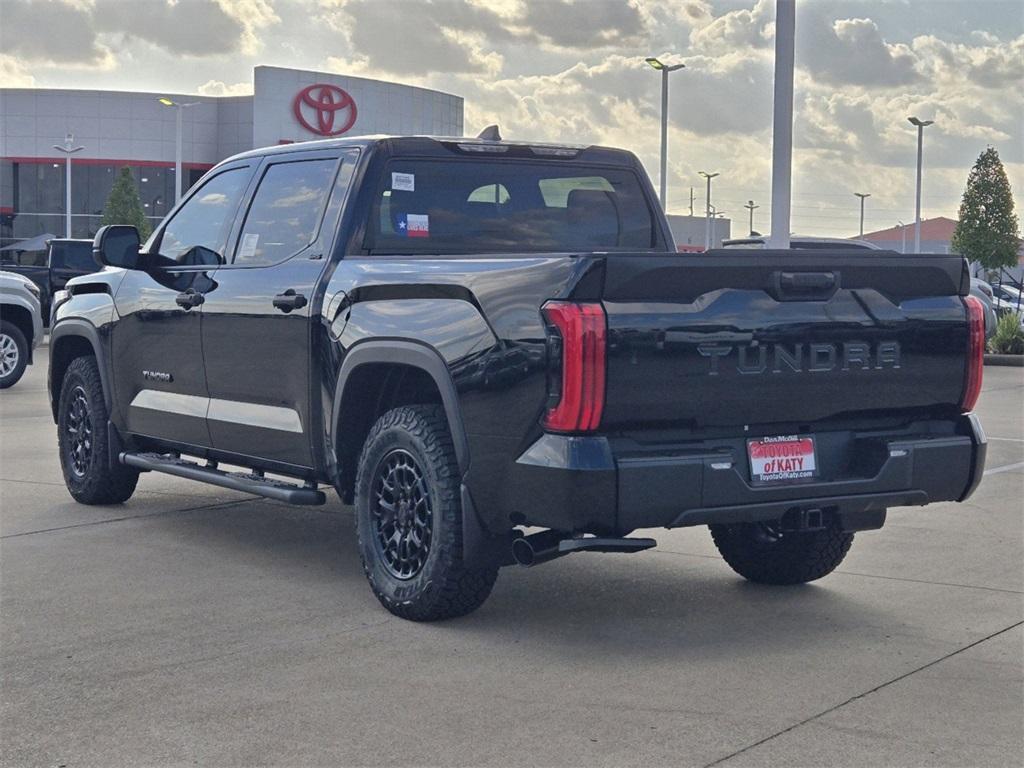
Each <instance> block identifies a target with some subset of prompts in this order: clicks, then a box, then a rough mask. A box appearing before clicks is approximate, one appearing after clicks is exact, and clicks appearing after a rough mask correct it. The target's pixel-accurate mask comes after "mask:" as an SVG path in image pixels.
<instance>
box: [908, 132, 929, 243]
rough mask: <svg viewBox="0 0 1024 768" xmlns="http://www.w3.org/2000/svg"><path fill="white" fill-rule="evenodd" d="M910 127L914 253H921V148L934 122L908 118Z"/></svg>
mask: <svg viewBox="0 0 1024 768" xmlns="http://www.w3.org/2000/svg"><path fill="white" fill-rule="evenodd" d="M907 120H908V121H909V122H910V124H911V125H916V126H917V207H916V209H915V211H916V212H915V214H914V253H920V252H921V158H922V152H921V147H922V145H923V144H924V129H925V128H926V127H928V126H929V125H931V124H932V123H934V122H935V121H934V120H918V119H917V118H916V117H908V118H907Z"/></svg>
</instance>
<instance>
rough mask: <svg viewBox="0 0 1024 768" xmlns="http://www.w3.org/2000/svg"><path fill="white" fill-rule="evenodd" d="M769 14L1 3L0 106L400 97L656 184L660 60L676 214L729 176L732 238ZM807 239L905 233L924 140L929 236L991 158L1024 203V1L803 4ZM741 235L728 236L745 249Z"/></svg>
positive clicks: (737, 8) (665, 3)
mask: <svg viewBox="0 0 1024 768" xmlns="http://www.w3.org/2000/svg"><path fill="white" fill-rule="evenodd" d="M774 6H775V4H774V0H756V1H755V0H575V1H573V0H433V1H431V0H0V83H2V84H3V85H5V86H16V85H23V86H32V85H34V86H37V87H73V88H114V89H139V90H143V89H144V90H154V91H160V90H165V91H169V92H179V93H181V92H197V93H205V94H220V93H247V92H250V91H251V80H252V67H253V66H254V65H256V64H272V65H278V66H290V67H298V68H308V69H316V70H322V71H329V72H341V73H346V74H351V75H360V76H364V77H374V78H380V79H387V80H397V81H402V82H407V83H410V84H418V85H425V86H428V87H432V88H437V89H440V90H444V91H448V92H451V93H456V94H459V95H462V96H464V97H465V100H466V130H467V132H469V133H476V132H477V131H478V130H479V129H481V128H483V127H484V126H485V125H487V124H488V123H492V122H497V123H499V124H500V125H501V127H502V132H503V134H504V135H505V136H506V137H507V138H515V139H543V140H553V141H569V142H578V143H602V144H608V145H614V146H622V147H627V148H629V149H631V150H633V151H635V152H636V153H637V154H639V155H640V157H641V158H642V159H643V161H644V163H645V164H646V165H647V167H648V169H649V170H650V171H651V172H652V176H654V177H655V179H654V180H655V183H656V182H657V179H656V174H657V167H658V147H659V127H658V126H659V123H658V118H659V110H660V79H659V77H660V76H659V75H658V74H657V73H656V72H654V71H653V70H651V69H650V68H648V67H646V65H644V64H643V59H644V57H645V56H649V55H659V56H664V57H666V58H669V59H677V60H679V61H682V62H685V64H686V69H685V70H682V71H680V72H677V73H675V74H673V75H672V103H671V107H670V118H671V132H670V136H669V209H670V211H673V212H680V213H683V212H687V210H688V208H689V201H690V187H691V186H693V187H695V188H696V189H695V194H696V207H697V208H698V209H700V208H702V206H703V200H704V192H703V188H702V186H701V179H700V178H699V177H698V175H697V173H698V171H700V170H707V171H717V172H719V173H720V174H721V176H719V177H718V178H717V179H716V180H715V189H714V193H713V200H714V202H715V203H716V205H717V206H718V207H719V208H720V209H723V210H725V211H726V212H727V215H728V216H730V218H733V217H736V218H738V219H739V220H740V221H744V220H745V218H746V211H745V210H743V208H742V206H743V204H744V203H745V202H746V201H747V200H748V199H753V200H754V201H755V202H756V203H758V204H759V205H760V206H761V208H759V209H758V210H757V212H756V216H757V221H756V222H755V226H756V227H758V228H760V229H762V230H766V229H767V228H768V226H767V221H768V215H769V211H770V202H769V200H768V197H769V194H768V191H769V187H770V166H771V95H772V57H773V49H772V45H773V18H774ZM797 37H798V39H797V51H796V59H797V79H796V131H795V156H794V165H795V169H794V201H793V205H794V211H793V213H794V217H793V218H794V224H793V228H794V230H796V231H799V232H805V233H814V234H830V235H841V236H846V235H850V234H855V233H856V228H857V216H858V213H857V211H858V209H857V205H858V203H857V199H856V198H855V197H854V195H853V193H854V192H855V191H856V192H868V193H870V194H871V195H872V197H871V199H869V200H868V209H867V224H866V227H867V229H869V230H871V229H881V228H885V227H890V226H893V225H895V223H896V221H897V220H898V219H902V220H903V221H905V222H909V221H912V220H913V216H914V211H913V196H914V162H915V140H916V134H915V131H914V129H913V127H912V126H910V125H909V124H908V123H907V121H906V117H907V116H908V115H918V116H920V117H921V118H923V119H934V120H935V121H936V125H935V126H934V127H931V128H928V129H927V131H926V143H925V169H926V171H925V185H924V215H925V216H927V217H931V216H940V215H944V216H951V217H952V216H955V215H956V210H957V205H958V203H959V198H960V195H961V193H962V190H963V185H964V181H965V180H966V177H967V172H968V170H969V168H970V166H971V164H972V163H973V161H974V160H975V158H976V157H977V156H978V154H979V153H980V152H981V151H982V150H983V149H984V148H985V146H986V145H988V144H992V145H993V146H995V147H997V148H998V150H999V152H1000V154H1001V156H1002V158H1003V161H1004V162H1005V163H1006V166H1007V171H1008V172H1009V175H1010V181H1011V184H1012V185H1013V187H1014V195H1015V198H1016V200H1017V205H1018V208H1020V207H1021V205H1022V203H1024V135H1022V125H1024V0H801V1H800V2H799V3H798V7H797ZM741 230H742V225H738V226H734V232H739V231H741Z"/></svg>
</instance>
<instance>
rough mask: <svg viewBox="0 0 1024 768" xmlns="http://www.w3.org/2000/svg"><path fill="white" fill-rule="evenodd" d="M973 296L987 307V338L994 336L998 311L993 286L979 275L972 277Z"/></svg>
mask: <svg viewBox="0 0 1024 768" xmlns="http://www.w3.org/2000/svg"><path fill="white" fill-rule="evenodd" d="M971 296H974V297H975V298H976V299H978V301H980V302H981V305H982V306H983V307H984V308H985V338H986V339H990V338H992V334H993V333H995V332H996V319H997V318H996V312H995V307H994V305H993V301H994V299H993V294H992V286H991V285H989V284H988V283H986V282H985V281H984V280H981V279H980V278H977V277H972V278H971Z"/></svg>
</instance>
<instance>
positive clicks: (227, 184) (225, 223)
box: [158, 168, 249, 266]
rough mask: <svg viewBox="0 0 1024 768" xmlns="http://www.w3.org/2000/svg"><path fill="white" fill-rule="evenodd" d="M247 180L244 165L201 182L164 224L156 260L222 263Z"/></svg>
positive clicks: (192, 264)
mask: <svg viewBox="0 0 1024 768" xmlns="http://www.w3.org/2000/svg"><path fill="white" fill-rule="evenodd" d="M248 181H249V169H248V168H231V169H229V170H226V171H224V172H223V173H219V174H217V175H216V176H214V177H213V178H212V179H210V180H209V181H207V182H206V183H205V184H203V186H202V187H200V189H199V190H198V191H197V192H196V193H195V194H194V195H192V197H190V198H189V199H188V200H187V201H186V202H185V204H184V205H183V206H182V207H181V209H180V210H179V211H178V212H177V213H176V214H174V218H172V219H171V220H170V221H169V222H168V223H167V226H166V227H165V228H164V231H163V234H162V235H161V237H160V245H159V248H158V251H159V257H160V261H162V262H164V263H165V264H170V263H173V264H177V265H179V266H201V265H202V266H216V265H218V264H223V263H224V249H225V246H226V243H227V239H228V233H229V231H230V230H231V223H232V221H233V220H234V217H235V211H237V210H238V203H239V202H240V201H241V199H242V195H243V194H244V193H245V187H246V184H247V183H248ZM173 264H172V265H173Z"/></svg>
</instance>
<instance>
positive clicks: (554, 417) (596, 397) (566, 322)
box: [541, 301, 606, 432]
mask: <svg viewBox="0 0 1024 768" xmlns="http://www.w3.org/2000/svg"><path fill="white" fill-rule="evenodd" d="M541 312H542V313H543V315H544V319H545V320H546V321H547V323H548V324H549V325H551V326H553V327H554V329H555V330H556V331H557V336H558V337H560V344H561V355H560V356H558V357H559V358H560V359H558V360H556V361H553V363H552V365H559V364H560V365H559V369H558V370H557V371H552V372H553V373H557V374H558V375H557V377H556V378H555V379H554V382H553V383H557V387H552V389H553V390H554V391H553V392H552V396H553V397H554V398H557V401H556V402H555V403H554V404H553V405H551V406H550V407H549V408H548V410H547V413H546V414H545V416H544V427H545V428H546V429H549V430H552V431H554V432H591V431H593V430H595V429H597V425H598V424H600V423H601V413H602V412H603V411H604V379H605V335H606V330H605V329H606V322H605V315H604V308H603V307H602V306H601V305H600V304H576V303H573V302H568V301H549V302H548V303H547V304H545V305H544V306H543V307H541ZM549 349H552V351H553V352H556V353H557V349H558V344H557V343H556V344H553V345H551V346H550V347H549Z"/></svg>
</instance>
